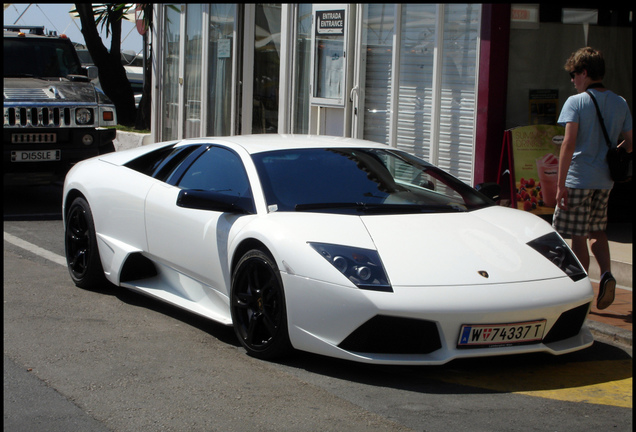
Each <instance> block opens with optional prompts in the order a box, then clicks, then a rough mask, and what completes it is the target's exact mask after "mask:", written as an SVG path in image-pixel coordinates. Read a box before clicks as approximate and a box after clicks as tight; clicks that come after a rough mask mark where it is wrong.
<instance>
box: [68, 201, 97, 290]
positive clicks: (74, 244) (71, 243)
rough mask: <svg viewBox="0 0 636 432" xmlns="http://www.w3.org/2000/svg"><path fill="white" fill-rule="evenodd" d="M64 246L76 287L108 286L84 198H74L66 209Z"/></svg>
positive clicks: (89, 213)
mask: <svg viewBox="0 0 636 432" xmlns="http://www.w3.org/2000/svg"><path fill="white" fill-rule="evenodd" d="M64 247H65V251H66V263H67V266H68V270H69V273H70V274H71V278H72V279H73V282H75V285H77V286H78V287H80V288H97V287H99V286H104V285H106V284H107V280H106V277H105V276H104V270H103V268H102V263H101V260H100V258H99V250H98V249H97V237H96V235H95V224H94V223H93V214H92V213H91V209H90V206H89V205H88V202H86V200H85V199H84V198H81V197H78V198H75V200H74V201H73V203H72V204H71V206H70V208H69V211H68V214H67V216H66V226H65V234H64Z"/></svg>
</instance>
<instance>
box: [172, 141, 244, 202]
mask: <svg viewBox="0 0 636 432" xmlns="http://www.w3.org/2000/svg"><path fill="white" fill-rule="evenodd" d="M177 186H179V187H180V188H182V189H196V190H205V191H214V192H219V193H222V194H226V195H236V196H241V197H245V196H251V189H250V184H249V180H248V178H247V173H246V172H245V168H244V167H243V162H242V161H241V158H240V157H239V156H238V155H237V154H236V153H234V152H232V151H230V150H227V149H224V148H221V147H214V146H212V147H210V148H209V149H208V150H207V151H206V152H204V153H203V154H202V155H201V156H199V157H198V158H197V160H196V161H194V163H192V165H190V167H188V169H187V170H186V172H185V173H184V174H183V176H182V177H181V179H180V180H179V183H178V184H177Z"/></svg>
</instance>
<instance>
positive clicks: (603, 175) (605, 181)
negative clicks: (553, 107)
mask: <svg viewBox="0 0 636 432" xmlns="http://www.w3.org/2000/svg"><path fill="white" fill-rule="evenodd" d="M589 91H590V92H591V93H593V94H594V97H595V98H596V101H597V102H598V106H599V108H600V110H601V114H602V115H603V120H604V121H605V128H606V129H607V134H608V135H609V139H610V143H611V145H612V146H613V147H616V146H617V145H618V137H619V135H620V134H621V133H622V132H628V131H630V130H632V116H631V113H630V112H629V106H628V105H627V102H626V101H625V99H623V98H622V97H620V96H618V95H617V94H616V93H613V92H612V91H610V90H607V91H604V92H601V91H598V90H595V89H591V90H589ZM572 122H573V123H578V125H579V130H578V133H577V136H576V147H575V149H574V155H573V157H572V163H571V164H570V169H569V170H568V175H567V178H566V180H565V186H566V187H569V188H574V189H611V188H612V186H613V185H614V182H613V181H612V178H611V177H610V173H609V167H608V166H607V161H606V155H607V144H606V143H605V137H604V136H603V129H602V128H601V124H600V121H599V118H598V115H597V114H596V108H595V107H594V102H593V101H592V98H591V97H590V95H588V94H587V93H585V92H583V93H579V94H577V95H574V96H570V97H569V98H568V100H567V101H565V104H564V105H563V109H562V110H561V114H560V115H559V120H558V123H559V125H561V126H565V125H566V124H567V123H572Z"/></svg>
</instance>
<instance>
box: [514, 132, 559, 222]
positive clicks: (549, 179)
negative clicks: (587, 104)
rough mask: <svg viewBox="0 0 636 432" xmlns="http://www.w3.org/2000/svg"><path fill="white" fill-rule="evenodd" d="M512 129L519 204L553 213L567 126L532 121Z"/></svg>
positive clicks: (540, 212) (533, 211) (541, 212)
mask: <svg viewBox="0 0 636 432" xmlns="http://www.w3.org/2000/svg"><path fill="white" fill-rule="evenodd" d="M511 132H512V154H513V160H514V175H515V179H514V181H515V188H516V202H517V208H518V209H520V210H525V211H529V212H532V213H535V214H552V213H553V212H554V207H555V205H556V185H557V174H558V167H559V150H560V145H561V143H562V142H563V135H564V134H565V129H564V128H563V127H561V126H553V125H532V126H522V127H518V128H515V129H512V131H511Z"/></svg>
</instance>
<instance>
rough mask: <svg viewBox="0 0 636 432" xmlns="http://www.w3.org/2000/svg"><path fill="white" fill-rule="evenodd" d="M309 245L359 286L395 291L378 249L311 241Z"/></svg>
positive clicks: (374, 289) (375, 289) (368, 288)
mask: <svg viewBox="0 0 636 432" xmlns="http://www.w3.org/2000/svg"><path fill="white" fill-rule="evenodd" d="M309 246H311V247H312V248H314V250H315V251H316V252H318V253H319V254H320V255H321V256H322V257H323V258H324V259H326V260H327V261H329V262H330V263H331V265H333V266H334V267H335V268H336V269H338V271H340V273H342V274H343V275H345V277H347V278H348V279H349V280H350V281H351V282H352V283H353V284H354V285H356V286H357V287H358V288H361V289H367V290H373V291H386V292H393V288H391V284H390V283H389V280H388V278H387V276H386V272H385V271H384V267H383V265H382V261H381V260H380V255H379V254H378V252H377V251H375V250H371V249H362V248H355V247H350V246H341V245H335V244H328V243H311V242H310V243H309Z"/></svg>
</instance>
